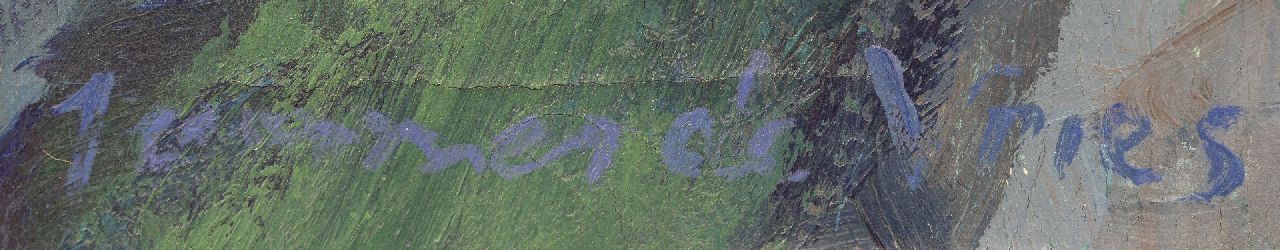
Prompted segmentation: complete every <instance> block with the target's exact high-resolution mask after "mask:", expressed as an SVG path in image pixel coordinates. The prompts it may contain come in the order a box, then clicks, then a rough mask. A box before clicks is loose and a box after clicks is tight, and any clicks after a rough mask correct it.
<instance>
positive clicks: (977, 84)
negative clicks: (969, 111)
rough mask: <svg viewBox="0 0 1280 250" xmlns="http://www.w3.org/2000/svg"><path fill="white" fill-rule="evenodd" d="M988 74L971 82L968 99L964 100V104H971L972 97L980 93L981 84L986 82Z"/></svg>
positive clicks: (979, 76)
mask: <svg viewBox="0 0 1280 250" xmlns="http://www.w3.org/2000/svg"><path fill="white" fill-rule="evenodd" d="M987 76H988V74H986V73H983V74H982V75H978V79H975V80H973V85H969V97H967V98H965V101H964V104H972V103H973V97H975V96H978V94H979V93H982V83H983V82H986V81H987Z"/></svg>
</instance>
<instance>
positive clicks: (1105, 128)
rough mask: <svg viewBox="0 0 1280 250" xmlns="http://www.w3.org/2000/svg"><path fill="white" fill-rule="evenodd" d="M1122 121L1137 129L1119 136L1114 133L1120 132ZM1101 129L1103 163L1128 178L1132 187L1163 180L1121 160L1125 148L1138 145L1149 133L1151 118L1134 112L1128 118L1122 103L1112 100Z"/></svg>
mask: <svg viewBox="0 0 1280 250" xmlns="http://www.w3.org/2000/svg"><path fill="white" fill-rule="evenodd" d="M1125 124H1127V125H1133V126H1137V128H1136V129H1134V131H1133V132H1132V133H1130V134H1129V136H1127V137H1124V138H1120V137H1119V136H1118V135H1117V133H1119V132H1120V125H1125ZM1101 132H1102V138H1103V141H1104V142H1106V143H1107V145H1106V147H1105V148H1104V149H1103V150H1104V151H1103V164H1104V165H1110V166H1111V170H1112V171H1115V172H1116V174H1119V175H1120V176H1123V177H1125V178H1128V179H1129V180H1130V181H1132V182H1133V185H1135V186H1141V185H1144V184H1148V183H1154V182H1159V181H1160V180H1162V179H1163V177H1161V176H1160V175H1159V174H1156V173H1155V172H1154V171H1152V170H1151V169H1150V168H1141V167H1137V166H1133V165H1130V164H1129V162H1127V161H1125V159H1124V154H1125V152H1129V149H1132V148H1133V147H1136V146H1138V144H1140V143H1142V140H1143V139H1146V138H1147V136H1148V135H1151V119H1148V118H1147V117H1146V116H1143V115H1142V114H1139V113H1136V112H1135V114H1134V116H1132V117H1131V116H1129V114H1128V112H1127V111H1126V109H1125V106H1124V103H1116V104H1114V105H1111V108H1109V109H1107V114H1106V115H1104V116H1103V118H1102V126H1101ZM1107 163H1110V164H1107Z"/></svg>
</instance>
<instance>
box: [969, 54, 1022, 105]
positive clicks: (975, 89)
mask: <svg viewBox="0 0 1280 250" xmlns="http://www.w3.org/2000/svg"><path fill="white" fill-rule="evenodd" d="M992 75H995V76H1006V77H1018V76H1022V68H1021V67H1018V66H1014V65H1000V64H996V65H993V66H992V67H991V71H990V72H986V73H982V74H980V75H978V79H975V80H973V84H972V85H970V86H969V96H968V97H966V98H965V104H971V103H973V98H974V97H975V96H978V94H979V93H981V92H982V84H983V83H985V82H986V81H987V78H988V77H990V76H992Z"/></svg>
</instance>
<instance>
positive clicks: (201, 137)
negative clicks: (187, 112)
mask: <svg viewBox="0 0 1280 250" xmlns="http://www.w3.org/2000/svg"><path fill="white" fill-rule="evenodd" d="M217 120H218V117H217V116H216V115H214V113H213V110H212V109H211V108H210V109H205V110H204V111H203V112H200V113H199V114H196V115H194V116H191V117H188V118H187V119H186V120H184V121H182V128H181V132H180V133H179V134H178V144H182V145H188V144H190V143H191V142H195V143H196V144H197V145H200V146H205V145H207V142H208V141H209V137H208V135H209V131H208V130H209V129H212V128H213V127H214V125H215V122H217Z"/></svg>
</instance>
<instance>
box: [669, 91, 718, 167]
mask: <svg viewBox="0 0 1280 250" xmlns="http://www.w3.org/2000/svg"><path fill="white" fill-rule="evenodd" d="M694 132H698V133H701V134H702V138H703V140H708V139H710V138H711V136H712V134H713V131H712V130H711V116H710V115H709V114H708V113H707V109H706V108H698V109H695V110H693V111H689V112H686V113H684V114H680V115H679V116H676V120H675V121H672V122H671V127H670V128H669V129H667V134H666V135H665V136H663V138H662V150H661V152H660V153H661V154H662V163H663V164H666V165H667V169H668V170H671V172H676V173H678V174H681V175H684V176H688V177H698V165H700V164H702V160H703V157H702V155H699V154H697V153H694V152H689V150H688V149H686V148H685V147H684V146H685V144H688V143H689V139H691V138H692V137H693V133H694ZM703 145H704V148H705V149H704V150H703V152H709V151H711V145H710V143H703Z"/></svg>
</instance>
